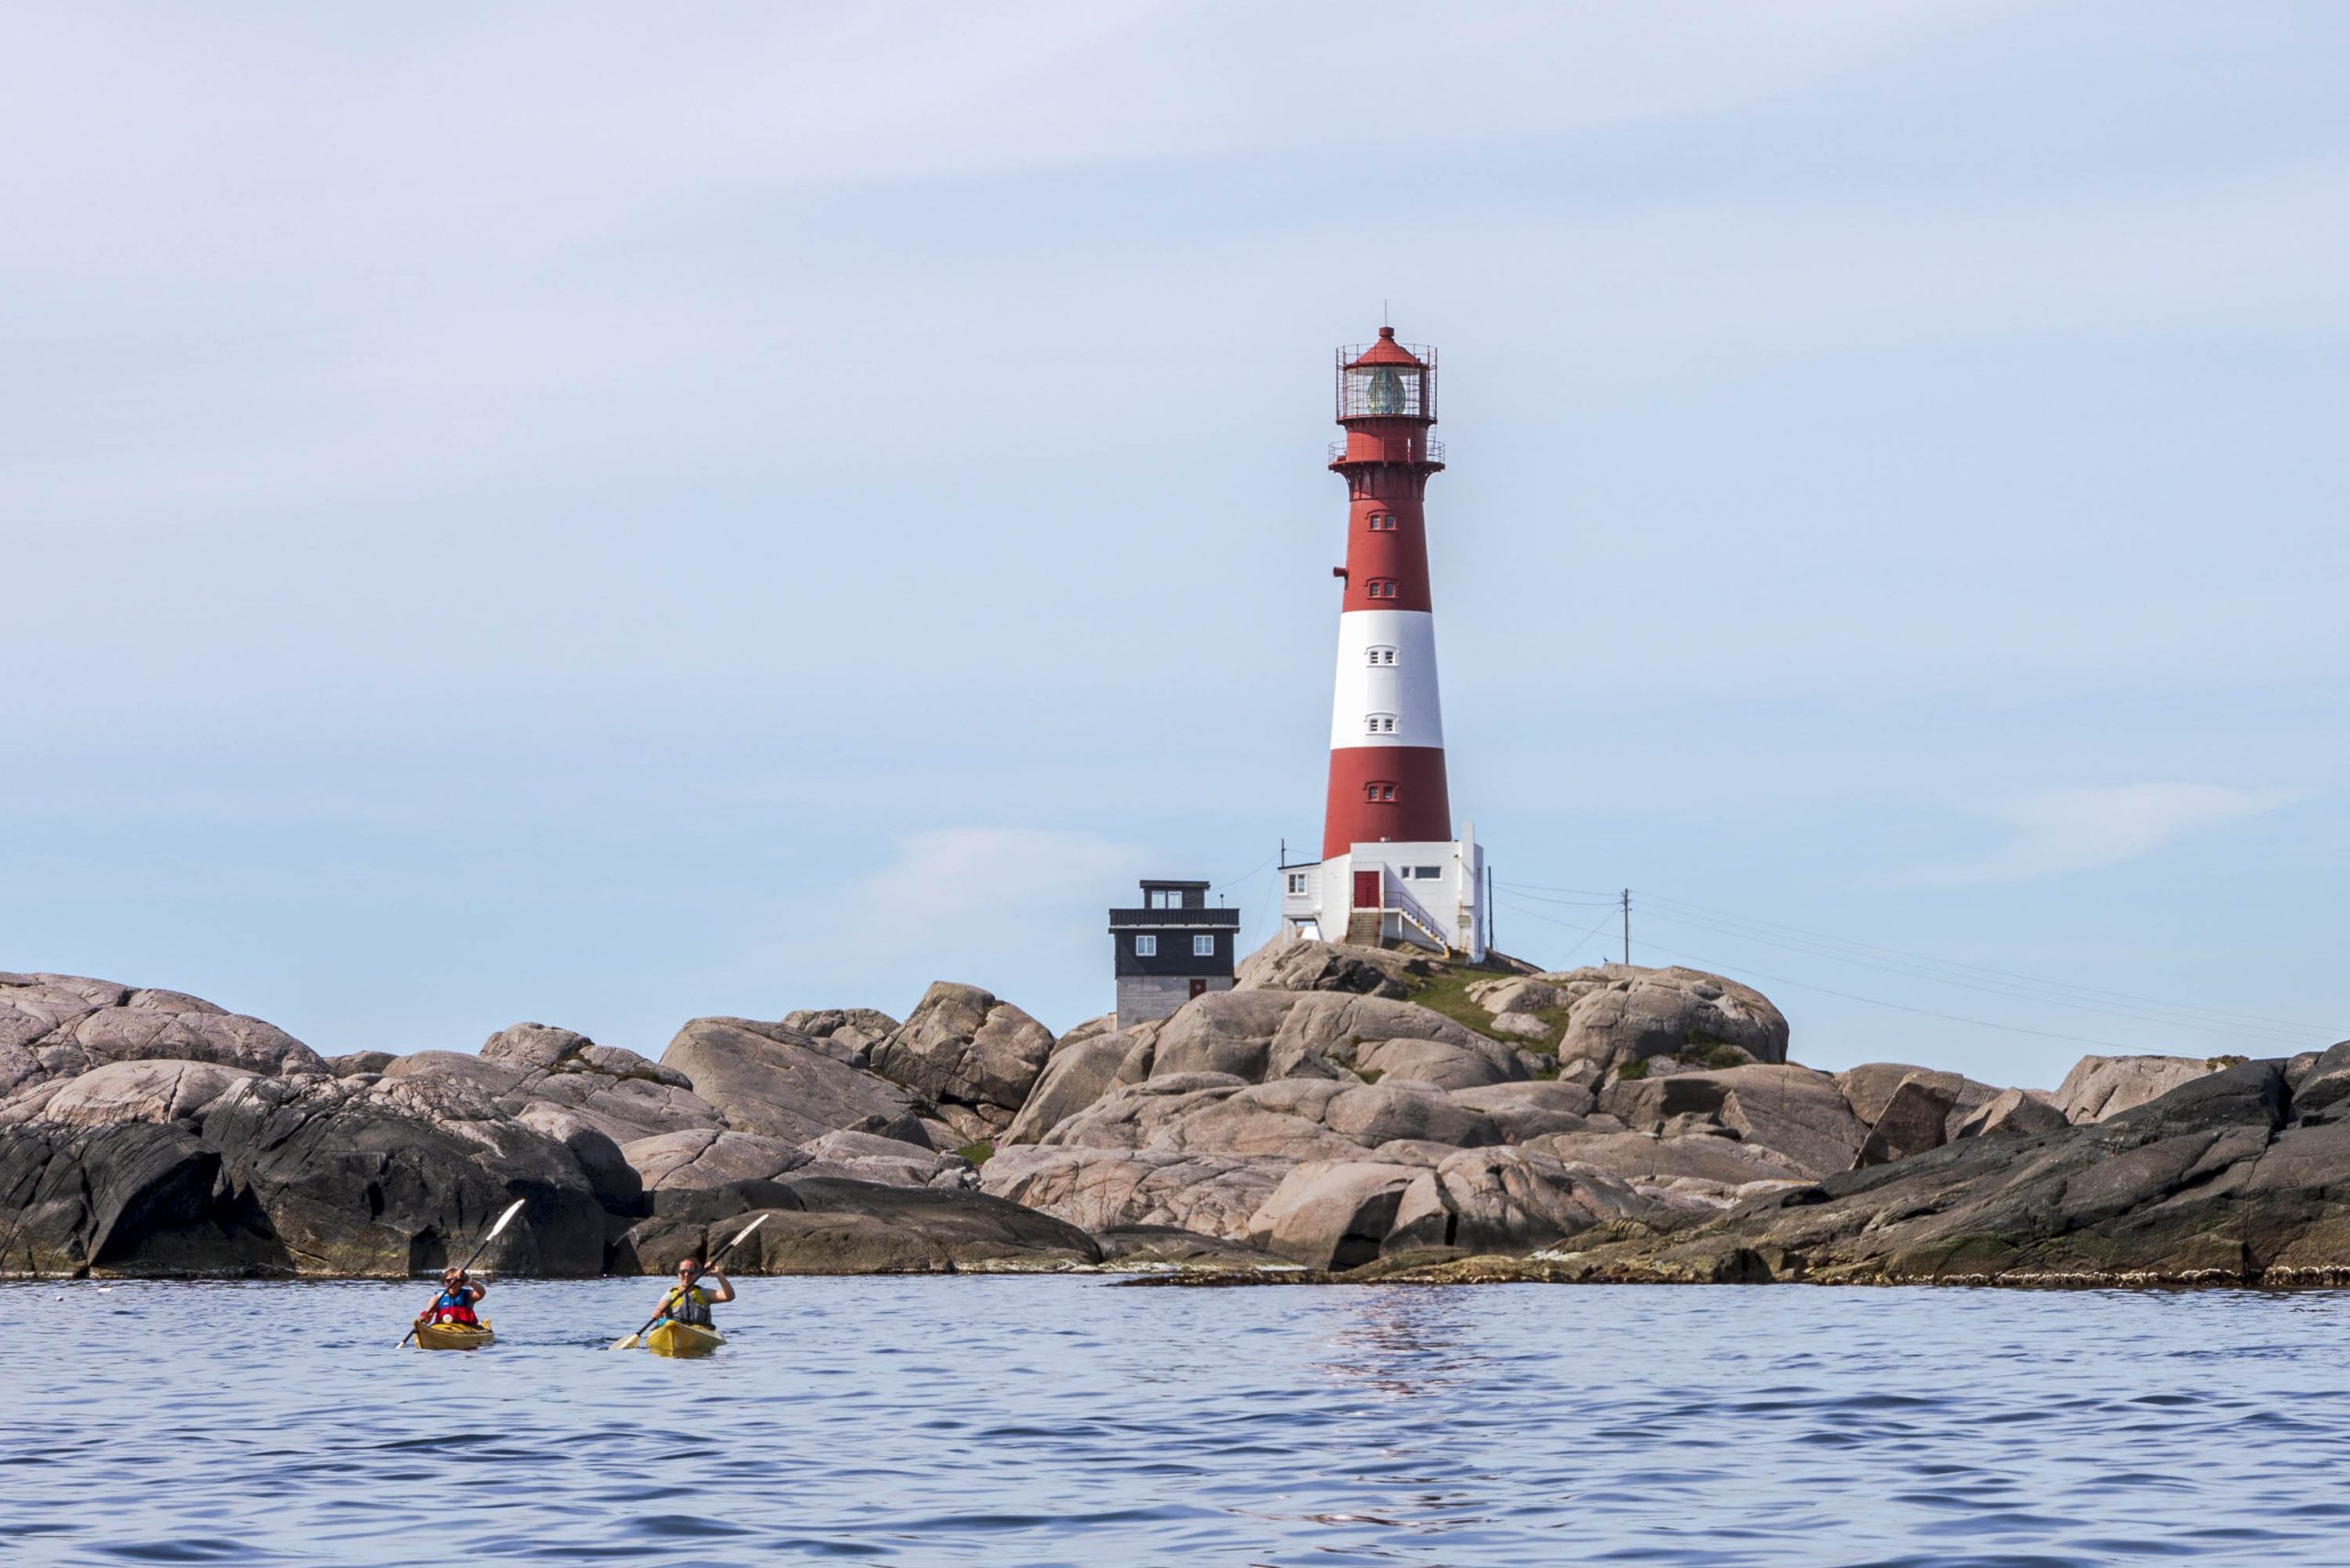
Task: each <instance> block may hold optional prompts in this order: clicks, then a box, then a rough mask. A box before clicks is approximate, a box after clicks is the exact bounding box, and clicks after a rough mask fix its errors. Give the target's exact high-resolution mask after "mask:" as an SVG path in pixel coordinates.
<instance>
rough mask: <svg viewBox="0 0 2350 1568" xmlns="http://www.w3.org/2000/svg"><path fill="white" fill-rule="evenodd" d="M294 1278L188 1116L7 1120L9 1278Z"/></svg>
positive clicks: (0, 1198) (2, 1199)
mask: <svg viewBox="0 0 2350 1568" xmlns="http://www.w3.org/2000/svg"><path fill="white" fill-rule="evenodd" d="M94 1269H95V1270H103V1271H117V1270H119V1271H124V1272H130V1273H173V1272H185V1273H221V1274H241V1273H271V1274H290V1273H293V1272H295V1271H297V1263H296V1260H294V1258H293V1257H292V1256H291V1255H290V1254H289V1253H288V1252H287V1250H286V1249H285V1245H284V1244H283V1243H282V1242H280V1241H279V1240H278V1238H276V1236H274V1234H272V1233H271V1231H270V1229H269V1226H268V1224H267V1221H266V1220H265V1219H264V1218H263V1216H262V1215H259V1214H257V1213H255V1212H254V1211H253V1209H252V1205H250V1204H244V1203H241V1202H240V1201H238V1200H237V1198H236V1197H235V1196H234V1195H232V1194H229V1193H224V1192H223V1191H222V1186H221V1181H220V1155H219V1151H218V1150H217V1149H213V1148H207V1146H206V1145H205V1143H204V1141H203V1139H202V1138H200V1137H197V1135H196V1130H195V1129H194V1128H193V1127H191V1126H187V1125H185V1124H184V1123H180V1122H162V1121H148V1120H140V1121H124V1122H111V1123H106V1124H102V1125H99V1126H75V1125H73V1124H69V1123H59V1122H44V1121H39V1120H34V1121H30V1122H26V1123H21V1124H17V1125H14V1126H6V1127H0V1274H78V1273H83V1272H86V1271H91V1270H94Z"/></svg>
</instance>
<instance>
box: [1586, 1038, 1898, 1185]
mask: <svg viewBox="0 0 2350 1568" xmlns="http://www.w3.org/2000/svg"><path fill="white" fill-rule="evenodd" d="M1599 1108H1600V1109H1601V1110H1602V1111H1605V1112H1606V1113H1608V1114H1611V1115H1614V1116H1617V1117H1618V1118H1619V1119H1621V1120H1622V1121H1623V1122H1624V1124H1625V1125H1626V1126H1630V1127H1634V1128H1638V1129H1641V1130H1662V1128H1663V1127H1664V1126H1666V1125H1667V1124H1668V1123H1671V1122H1673V1120H1674V1118H1676V1117H1680V1116H1695V1117H1699V1118H1710V1119H1712V1120H1713V1121H1715V1122H1717V1123H1718V1124H1719V1125H1720V1126H1723V1127H1726V1128H1728V1129H1729V1130H1730V1131H1733V1132H1735V1133H1737V1134H1738V1135H1739V1136H1740V1137H1742V1138H1744V1139H1745V1140H1746V1141H1747V1142H1749V1143H1751V1144H1755V1145H1758V1146H1760V1147H1761V1148H1767V1149H1771V1150H1773V1151H1774V1152H1775V1153H1778V1154H1781V1155H1784V1156H1785V1157H1786V1159H1787V1160H1788V1161H1789V1162H1790V1163H1791V1164H1792V1165H1794V1166H1795V1167H1796V1168H1797V1169H1798V1170H1802V1171H1803V1172H1804V1173H1806V1174H1807V1175H1810V1176H1814V1177H1818V1176H1826V1175H1829V1174H1830V1173H1832V1172H1835V1171H1839V1170H1850V1169H1852V1163H1853V1161H1854V1160H1855V1159H1857V1158H1858V1157H1859V1155H1860V1152H1861V1146H1862V1145H1863V1144H1864V1143H1866V1142H1867V1141H1868V1129H1867V1128H1866V1127H1864V1126H1862V1125H1861V1121H1860V1118H1859V1117H1857V1116H1855V1115H1853V1114H1852V1106H1851V1105H1850V1104H1849V1103H1846V1101H1845V1099H1844V1096H1843V1094H1842V1092H1841V1091H1839V1090H1838V1088H1837V1087H1836V1081H1835V1080H1834V1079H1833V1078H1830V1076H1829V1075H1828V1074H1826V1073H1824V1072H1814V1071H1813V1070H1811V1069H1809V1068H1807V1067H1797V1066H1796V1065H1794V1064H1792V1063H1781V1064H1775V1065H1768V1066H1765V1065H1762V1064H1756V1065H1751V1066H1746V1067H1734V1068H1726V1069H1724V1070H1721V1071H1718V1072H1684V1073H1675V1074H1673V1075H1672V1076H1671V1077H1667V1078H1648V1079H1639V1080H1634V1081H1619V1082H1616V1083H1611V1084H1609V1085H1607V1087H1606V1088H1605V1089H1603V1090H1602V1091H1600V1094H1599Z"/></svg>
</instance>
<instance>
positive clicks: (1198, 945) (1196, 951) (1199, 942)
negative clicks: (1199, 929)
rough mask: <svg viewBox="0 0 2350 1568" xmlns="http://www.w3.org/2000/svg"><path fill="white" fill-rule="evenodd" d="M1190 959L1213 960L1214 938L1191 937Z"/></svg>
mask: <svg viewBox="0 0 2350 1568" xmlns="http://www.w3.org/2000/svg"><path fill="white" fill-rule="evenodd" d="M1192 957H1193V958H1214V957H1215V938H1214V937H1213V936H1194V937H1192Z"/></svg>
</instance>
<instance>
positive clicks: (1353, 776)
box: [1322, 327, 1452, 860]
mask: <svg viewBox="0 0 2350 1568" xmlns="http://www.w3.org/2000/svg"><path fill="white" fill-rule="evenodd" d="M1338 423H1339V424H1340V425H1342V426H1344V427H1345V429H1346V432H1347V439H1346V440H1345V441H1344V442H1339V443H1337V444H1334V445H1333V446H1332V447H1331V449H1330V467H1331V470H1332V471H1333V472H1335V473H1336V474H1337V475H1338V476H1339V477H1341V478H1343V479H1345V480H1346V482H1347V564H1346V565H1345V566H1340V567H1338V568H1337V575H1338V576H1339V577H1343V578H1345V579H1346V597H1345V600H1344V605H1343V608H1342V609H1341V610H1340V611H1339V614H1338V679H1337V695H1336V698H1335V700H1334V701H1333V703H1332V706H1331V710H1330V790H1329V797H1328V800H1327V801H1326V803H1325V805H1324V808H1323V813H1322V857H1323V858H1324V859H1325V860H1332V859H1336V858H1337V857H1339V856H1343V855H1345V854H1347V853H1348V849H1349V848H1350V847H1351V846H1355V845H1358V844H1377V843H1380V842H1382V841H1385V842H1389V843H1397V844H1401V843H1407V842H1422V843H1426V842H1431V841H1438V840H1446V839H1449V838H1451V837H1452V805H1451V802H1450V801H1449V799H1448V797H1447V794H1446V790H1445V778H1444V717H1443V713H1442V711H1441V709H1440V706H1439V704H1438V700H1437V680H1436V617H1435V614H1434V613H1433V608H1434V607H1433V604H1432V602H1431V600H1430V598H1429V594H1428V550H1427V521H1426V513H1425V510H1424V509H1423V507H1422V500H1423V498H1424V496H1425V494H1426V492H1427V483H1428V476H1429V475H1431V474H1435V473H1438V472H1439V471H1441V470H1442V469H1443V467H1444V449H1443V447H1442V446H1440V445H1439V444H1438V443H1437V442H1432V441H1430V440H1429V439H1428V427H1429V426H1431V425H1433V424H1435V423H1436V351H1435V350H1434V349H1431V348H1426V347H1423V348H1419V349H1417V350H1416V351H1415V350H1413V349H1409V348H1406V347H1404V345H1403V344H1402V343H1399V342H1396V341H1395V330H1394V329H1393V327H1382V328H1380V329H1379V341H1378V342H1375V343H1372V344H1371V346H1370V347H1369V348H1352V349H1340V350H1339V351H1338Z"/></svg>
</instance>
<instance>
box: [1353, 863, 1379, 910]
mask: <svg viewBox="0 0 2350 1568" xmlns="http://www.w3.org/2000/svg"><path fill="white" fill-rule="evenodd" d="M1355 907H1356V908H1357V909H1380V908H1383V907H1384V905H1383V903H1382V901H1381V899H1380V896H1379V873H1378V872H1376V871H1357V872H1356V873H1355Z"/></svg>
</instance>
